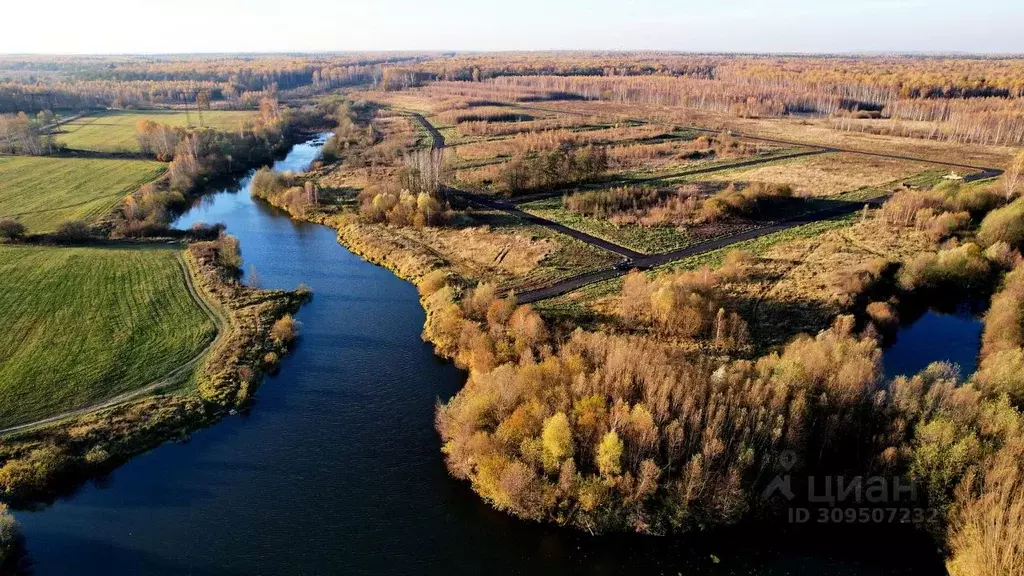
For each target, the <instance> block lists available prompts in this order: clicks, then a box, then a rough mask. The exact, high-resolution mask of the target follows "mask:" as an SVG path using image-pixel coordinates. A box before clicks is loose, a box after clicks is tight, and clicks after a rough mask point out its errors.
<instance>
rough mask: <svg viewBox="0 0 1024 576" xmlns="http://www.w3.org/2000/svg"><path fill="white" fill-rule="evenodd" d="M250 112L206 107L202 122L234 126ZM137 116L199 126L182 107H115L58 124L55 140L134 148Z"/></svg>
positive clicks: (101, 147)
mask: <svg viewBox="0 0 1024 576" xmlns="http://www.w3.org/2000/svg"><path fill="white" fill-rule="evenodd" d="M253 115H254V112H248V111H242V110H210V111H206V112H203V125H204V126H207V127H209V128H213V129H215V130H234V129H236V128H238V127H239V126H240V125H241V124H242V123H244V122H245V121H246V120H248V119H249V118H252V117H253ZM141 120H152V121H153V122H156V123H158V124H170V125H172V126H199V115H198V114H197V113H196V112H194V111H193V112H190V113H188V114H186V113H185V112H184V111H182V110H141V111H130V110H118V111H112V112H103V113H100V114H96V115H91V116H85V117H83V118H79V119H77V120H75V121H73V122H70V123H68V124H66V125H65V126H63V127H62V133H61V134H60V135H59V136H58V137H57V142H59V143H61V144H64V145H65V146H67V147H68V148H74V149H77V150H95V151H97V152H138V151H139V143H138V142H137V141H136V139H135V125H136V124H137V123H138V122H139V121H141Z"/></svg>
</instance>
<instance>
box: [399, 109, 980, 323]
mask: <svg viewBox="0 0 1024 576" xmlns="http://www.w3.org/2000/svg"><path fill="white" fill-rule="evenodd" d="M411 115H412V117H413V118H414V119H415V120H416V121H417V122H419V123H420V125H421V126H423V128H424V129H425V130H426V131H427V133H429V134H430V136H431V138H432V139H433V148H435V149H441V148H444V147H445V140H444V135H443V134H441V132H440V131H438V129H437V128H436V127H434V125H433V124H431V123H430V122H429V121H427V119H426V118H424V117H423V115H422V114H416V113H413V114H411ZM789 144H794V145H795V143H789ZM800 146H805V145H803V144H800ZM812 148H817V150H813V151H811V152H800V153H797V154H796V155H797V156H805V155H808V154H823V153H827V152H833V151H838V149H824V148H821V147H812ZM792 156H793V155H790V156H788V157H792ZM786 158H787V157H776V158H772V159H771V161H775V160H784V159H786ZM751 163H761V160H757V161H747V162H744V163H739V164H727V165H723V166H715V167H709V168H707V169H703V170H702V171H697V172H690V173H705V172H712V171H716V170H727V169H732V168H736V167H739V166H743V165H751ZM989 170H992V169H989ZM446 190H447V192H448V193H449V194H454V195H457V196H459V197H461V198H464V199H465V200H467V201H469V202H473V203H475V204H478V205H480V206H484V207H486V208H491V209H493V210H500V211H502V212H505V213H507V214H511V215H513V216H516V217H517V218H520V219H522V220H524V221H527V222H530V223H532V224H537V225H539V226H543V227H545V228H548V229H549V230H553V231H555V232H558V233H561V234H565V235H567V236H570V237H573V238H576V239H578V240H581V241H583V242H586V243H588V244H591V245H593V246H597V247H598V248H603V249H605V250H608V251H610V252H613V253H615V254H619V255H620V256H623V257H625V258H626V261H625V262H621V263H619V264H616V265H615V266H613V267H611V268H606V269H602V270H597V271H595V272H589V273H587V274H581V275H579V276H575V277H572V278H567V279H565V280H561V281H558V282H556V283H554V284H552V285H550V286H546V287H544V288H537V289H535V290H526V291H522V292H518V293H516V295H515V296H516V300H517V301H518V302H520V303H522V304H528V303H531V302H537V301H540V300H546V299H548V298H553V297H555V296H560V295H562V294H565V293H567V292H572V291H574V290H578V289H580V288H583V287H584V286H589V285H591V284H594V283H597V282H602V281H604V280H610V279H612V278H616V277H618V276H623V275H625V274H626V273H627V272H629V271H630V270H633V269H640V270H646V269H649V268H654V267H657V266H662V265H664V264H668V263H669V262H673V261H675V260H681V259H683V258H689V257H691V256H697V255H700V254H705V253H707V252H711V251H714V250H719V249H722V248H726V247H728V246H731V245H733V244H736V243H738V242H743V241H746V240H753V239H755V238H760V237H762V236H767V235H769V234H774V233H776V232H781V231H783V230H788V229H790V228H794V227H797V226H802V225H804V224H810V223H813V222H821V221H823V220H830V219H833V218H836V217H840V216H845V215H847V214H851V213H853V212H857V211H859V210H862V209H863V207H864V204H870V205H875V206H877V205H880V204H881V203H882V202H884V201H885V200H886V199H887V198H888V197H887V196H883V197H880V198H875V199H873V200H869V201H868V202H845V203H841V204H837V205H836V206H833V207H831V208H827V209H824V210H819V211H817V212H814V213H811V214H802V215H800V216H796V217H793V218H789V219H786V220H782V221H779V222H773V223H769V224H767V225H765V226H760V227H758V228H752V229H747V230H743V231H741V232H737V233H735V234H731V235H729V236H723V237H721V238H715V239H713V240H708V241H706V242H701V243H699V244H694V245H691V246H687V247H686V248H681V249H679V250H673V251H672V252H666V253H664V254H654V255H644V254H640V253H639V252H635V251H633V250H630V249H629V248H625V247H622V246H619V245H617V244H615V243H613V242H609V241H607V240H604V239H602V238H597V237H595V236H592V235H590V234H586V233H584V232H580V231H579V230H575V229H573V228H569V227H567V226H565V225H562V224H559V223H557V222H552V221H551V220H547V219H545V218H541V217H539V216H534V215H533V214H528V213H526V212H524V211H522V210H520V209H519V208H517V207H516V206H515V205H514V204H513V203H511V202H505V201H501V200H496V199H494V198H490V197H487V196H484V195H481V194H474V193H472V192H467V191H465V190H459V189H456V188H451V187H446Z"/></svg>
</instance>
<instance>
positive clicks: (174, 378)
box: [0, 254, 231, 436]
mask: <svg viewBox="0 0 1024 576" xmlns="http://www.w3.org/2000/svg"><path fill="white" fill-rule="evenodd" d="M177 259H178V265H179V266H180V267H181V273H182V275H183V276H184V278H185V287H186V288H187V289H188V292H189V295H191V296H192V299H193V300H195V302H196V304H198V305H199V307H200V308H201V309H202V310H203V312H204V313H206V315H207V316H208V317H209V318H210V320H211V321H212V322H213V323H214V326H215V328H216V330H217V334H216V336H215V337H214V338H213V340H211V341H210V343H209V344H208V345H206V347H205V348H203V349H202V350H200V351H199V352H197V353H196V354H195V355H194V356H192V358H190V359H189V360H188V361H187V362H185V363H184V364H182V365H181V366H178V367H176V368H174V369H173V370H171V371H170V372H168V373H167V374H165V375H164V376H163V377H161V378H159V379H158V380H155V381H154V382H151V383H150V384H147V385H146V386H143V387H142V388H136V389H135V390H131V391H129V392H125V393H123V394H119V395H117V396H114V397H113V398H109V399H107V400H104V401H102V402H99V403H96V404H93V405H91V406H86V407H84V408H79V409H77V410H69V411H67V412H63V413H61V414H57V415H55V416H50V417H49V418H43V419H42V420H36V421H35V422H28V423H26V424H19V425H17V426H11V427H9V428H4V429H2V430H0V436H6V435H8V434H13V433H15V432H24V431H26V430H30V429H32V428H38V427H40V426H45V425H47V424H54V423H57V422H60V421H62V420H67V419H69V418H75V417H78V416H84V415H86V414H90V413H93V412H97V411H100V410H104V409H106V408H111V407H113V406H116V405H118V404H122V403H124V402H127V401H129V400H134V399H135V398H138V397H140V396H145V395H146V394H149V393H151V392H155V391H157V390H159V389H160V388H163V387H165V386H169V385H172V384H176V383H178V382H179V381H180V380H181V379H182V378H183V377H184V376H186V375H187V374H188V373H189V372H190V371H191V370H192V369H193V368H195V367H196V365H198V364H199V363H200V362H201V361H202V360H203V358H205V357H206V354H207V353H208V352H210V351H211V350H213V349H214V348H215V347H216V346H218V345H219V344H220V342H221V340H222V339H223V338H224V335H225V334H227V332H228V328H229V327H230V325H231V322H230V320H229V319H228V317H227V316H225V315H224V314H223V313H222V312H221V311H220V310H219V309H218V308H217V307H216V306H213V305H211V304H210V303H209V302H208V301H207V300H206V299H205V298H204V297H203V296H202V294H201V292H200V291H199V289H198V288H196V286H195V284H194V283H193V281H192V274H190V273H189V271H188V265H186V264H185V258H184V257H183V256H182V255H181V254H179V255H178V258H177Z"/></svg>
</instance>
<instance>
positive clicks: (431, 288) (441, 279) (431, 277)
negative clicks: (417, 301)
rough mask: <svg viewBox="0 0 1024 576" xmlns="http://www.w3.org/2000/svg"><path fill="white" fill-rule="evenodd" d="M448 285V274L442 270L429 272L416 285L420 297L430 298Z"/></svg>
mask: <svg viewBox="0 0 1024 576" xmlns="http://www.w3.org/2000/svg"><path fill="white" fill-rule="evenodd" d="M447 284H448V273H447V272H445V271H444V270H440V269H438V270H431V271H430V272H428V273H427V274H426V275H424V276H423V278H421V279H420V281H419V283H418V284H417V285H416V288H417V290H419V293H420V296H424V297H426V296H430V295H431V294H434V293H435V292H437V291H438V290H440V289H441V288H444V287H445V286H446V285H447Z"/></svg>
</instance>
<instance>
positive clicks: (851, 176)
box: [703, 154, 929, 196]
mask: <svg viewBox="0 0 1024 576" xmlns="http://www.w3.org/2000/svg"><path fill="white" fill-rule="evenodd" d="M928 168H929V165H928V164H923V163H920V162H908V161H905V160H894V159H889V158H878V157H874V156H865V155H862V154H823V155H820V156H808V157H804V158H797V159H793V160H786V161H782V162H776V163H772V164H765V165H762V166H755V167H751V168H746V169H738V170H728V171H724V172H718V173H713V174H708V175H706V176H705V177H703V179H705V180H709V181H712V182H766V183H769V184H789V185H790V186H791V187H792V188H793V191H794V192H795V193H796V195H798V196H832V195H834V194H839V193H841V192H848V191H850V190H856V189H859V188H865V187H870V186H880V185H882V184H886V183H889V182H892V181H894V180H899V179H900V178H907V177H910V176H913V175H914V174H918V173H920V172H924V171H925V170H927V169H928Z"/></svg>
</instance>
